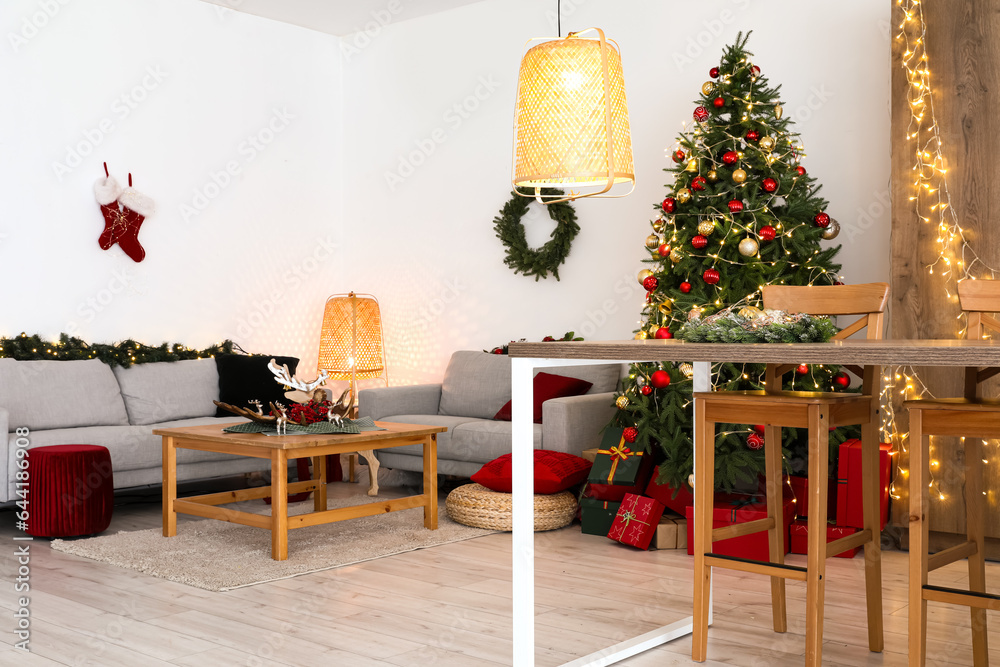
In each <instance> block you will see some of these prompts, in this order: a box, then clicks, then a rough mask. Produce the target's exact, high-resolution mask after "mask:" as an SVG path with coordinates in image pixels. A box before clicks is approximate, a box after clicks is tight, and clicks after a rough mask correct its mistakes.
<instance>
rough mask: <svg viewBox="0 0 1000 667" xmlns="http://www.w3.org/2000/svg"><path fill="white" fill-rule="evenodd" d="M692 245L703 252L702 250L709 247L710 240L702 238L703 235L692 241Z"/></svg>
mask: <svg viewBox="0 0 1000 667" xmlns="http://www.w3.org/2000/svg"><path fill="white" fill-rule="evenodd" d="M691 245H692V246H693V247H695V248H697V249H698V250H701V249H702V248H704V247H705V246H707V245H708V239H707V238H705V237H704V236H702V235H701V234H698V235H697V236H695V237H694V238H692V239H691Z"/></svg>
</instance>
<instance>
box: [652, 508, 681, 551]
mask: <svg viewBox="0 0 1000 667" xmlns="http://www.w3.org/2000/svg"><path fill="white" fill-rule="evenodd" d="M651 546H652V548H654V549H686V548H687V520H686V519H685V518H684V517H681V516H676V515H671V516H662V517H660V525H658V526H657V527H656V535H655V536H654V537H653V543H652V545H651Z"/></svg>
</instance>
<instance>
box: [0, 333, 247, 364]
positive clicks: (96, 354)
mask: <svg viewBox="0 0 1000 667" xmlns="http://www.w3.org/2000/svg"><path fill="white" fill-rule="evenodd" d="M233 345H234V343H233V341H231V340H225V341H223V342H222V343H218V344H216V345H213V346H211V347H207V348H205V349H204V350H193V349H191V348H189V347H185V346H183V345H181V344H179V343H176V344H174V345H172V346H171V345H168V344H167V343H162V344H161V345H158V346H156V347H152V346H149V345H143V344H142V343H137V342H136V341H134V340H132V339H131V338H126V339H125V340H123V341H120V342H118V343H112V344H106V343H86V342H84V341H83V340H81V339H79V338H76V337H74V336H69V335H67V334H59V341H58V342H51V341H47V340H43V339H42V338H41V337H40V336H38V334H34V335H32V336H29V335H27V334H25V333H22V334H21V335H19V336H16V337H14V338H0V357H9V358H11V359H16V360H18V361H35V360H50V361H51V360H63V361H67V360H74V359H100V360H101V361H103V362H104V363H106V364H108V365H109V366H122V367H124V368H128V367H129V366H131V365H132V364H145V363H150V362H154V361H181V360H183V359H208V358H211V357H214V356H215V355H217V354H230V353H232V351H233Z"/></svg>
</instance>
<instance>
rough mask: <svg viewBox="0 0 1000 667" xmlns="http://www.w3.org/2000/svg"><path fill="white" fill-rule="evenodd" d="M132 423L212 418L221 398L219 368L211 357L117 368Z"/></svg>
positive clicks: (116, 371) (115, 371) (117, 375)
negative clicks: (217, 401) (216, 404)
mask: <svg viewBox="0 0 1000 667" xmlns="http://www.w3.org/2000/svg"><path fill="white" fill-rule="evenodd" d="M114 373H115V377H116V378H117V379H118V385H119V386H120V387H121V393H122V398H124V399H125V409H126V410H127V411H128V419H129V422H131V423H132V424H156V423H158V422H165V421H170V420H173V419H187V418H190V417H211V416H213V415H214V414H215V404H214V403H212V401H213V400H218V399H219V371H218V369H217V368H216V365H215V361H214V360H212V359H188V360H185V361H163V362H156V363H149V364H135V365H134V366H132V367H131V368H122V367H120V366H116V367H115V369H114Z"/></svg>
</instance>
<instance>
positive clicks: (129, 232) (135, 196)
mask: <svg viewBox="0 0 1000 667" xmlns="http://www.w3.org/2000/svg"><path fill="white" fill-rule="evenodd" d="M118 202H119V203H120V204H121V205H122V218H124V220H125V231H124V232H123V233H122V235H121V236H120V237H119V238H118V245H120V246H121V249H122V250H124V251H125V254H126V255H128V256H129V257H131V258H132V261H134V262H141V261H142V260H143V259H144V258H145V257H146V251H145V249H144V248H143V247H142V245H140V244H139V228H140V227H142V223H143V221H144V220H145V219H146V218H147V217H149V216H151V215H153V213H155V212H156V206H155V205H154V204H153V200H152V199H151V198H149V197H147V196H146V195H144V194H142V193H141V192H139V191H138V190H136V189H135V188H132V187H128V188H125V190H124V191H123V192H122V194H121V196H120V197H119V198H118Z"/></svg>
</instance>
